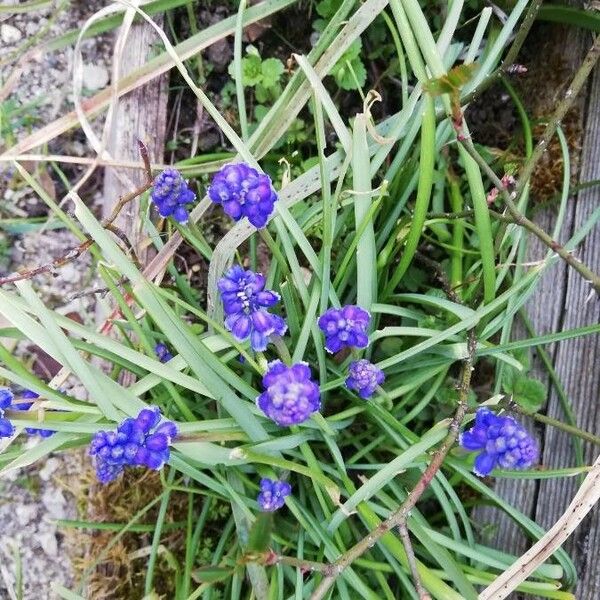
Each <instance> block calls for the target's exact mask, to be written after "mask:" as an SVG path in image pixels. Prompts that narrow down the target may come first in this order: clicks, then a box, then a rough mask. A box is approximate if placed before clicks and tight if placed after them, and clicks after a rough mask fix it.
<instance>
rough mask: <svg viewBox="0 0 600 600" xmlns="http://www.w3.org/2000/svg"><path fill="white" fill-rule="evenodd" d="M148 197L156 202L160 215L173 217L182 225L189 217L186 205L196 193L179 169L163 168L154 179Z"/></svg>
mask: <svg viewBox="0 0 600 600" xmlns="http://www.w3.org/2000/svg"><path fill="white" fill-rule="evenodd" d="M150 199H151V200H152V202H154V204H156V208H158V212H159V214H160V216H161V217H173V218H174V219H175V220H176V221H177V222H178V223H181V224H182V225H183V224H185V223H187V222H188V219H189V215H188V211H187V208H186V205H187V204H191V203H192V202H194V200H195V199H196V194H194V192H193V191H192V190H190V188H189V187H188V184H187V182H186V181H185V179H184V178H183V177H182V176H181V173H179V171H177V170H176V169H165V170H164V171H163V172H162V173H160V175H158V176H157V177H156V179H155V180H154V184H153V187H152V193H151V194H150Z"/></svg>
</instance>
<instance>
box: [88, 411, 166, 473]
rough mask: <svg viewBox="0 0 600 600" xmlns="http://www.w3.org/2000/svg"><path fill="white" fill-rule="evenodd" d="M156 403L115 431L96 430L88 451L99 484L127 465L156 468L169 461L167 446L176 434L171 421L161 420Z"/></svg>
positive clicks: (120, 471)
mask: <svg viewBox="0 0 600 600" xmlns="http://www.w3.org/2000/svg"><path fill="white" fill-rule="evenodd" d="M160 419H161V414H160V411H159V409H158V407H157V406H150V407H148V408H144V409H142V410H141V411H140V413H139V414H138V416H137V417H135V418H131V417H130V418H127V419H125V420H124V421H123V422H122V423H121V424H120V425H119V426H118V427H117V430H116V431H99V432H98V433H96V434H95V435H94V437H93V438H92V441H91V443H90V448H89V454H90V456H93V457H95V463H96V475H97V477H98V480H99V481H100V482H101V483H109V482H110V481H113V480H115V479H116V478H117V477H118V476H119V475H120V474H121V473H122V472H123V471H124V469H125V467H127V466H132V467H136V466H144V467H147V468H148V469H153V470H159V469H161V468H162V467H163V465H164V464H165V463H166V462H167V461H168V460H169V456H170V450H169V446H170V445H171V443H172V441H173V440H174V439H175V437H176V436H177V426H176V425H175V423H173V422H171V421H164V422H163V423H160V425H159V421H160Z"/></svg>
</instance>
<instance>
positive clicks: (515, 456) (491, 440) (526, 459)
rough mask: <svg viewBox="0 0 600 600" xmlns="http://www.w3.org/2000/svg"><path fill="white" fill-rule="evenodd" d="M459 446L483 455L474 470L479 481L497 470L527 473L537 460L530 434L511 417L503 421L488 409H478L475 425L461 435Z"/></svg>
mask: <svg viewBox="0 0 600 600" xmlns="http://www.w3.org/2000/svg"><path fill="white" fill-rule="evenodd" d="M460 445H461V446H462V447H463V448H464V449H465V450H469V451H471V452H475V451H478V450H479V451H480V453H479V455H478V456H477V458H476V459H475V465H474V467H473V471H474V472H475V474H476V475H479V476H480V477H484V476H486V475H489V474H490V473H491V472H492V471H493V469H495V468H496V467H501V468H503V469H528V468H529V467H531V466H532V465H533V464H534V463H535V462H537V459H538V445H537V442H536V441H535V439H534V438H533V437H532V436H531V434H530V433H529V432H528V431H527V430H526V429H525V428H524V427H523V426H522V425H520V424H519V423H517V422H516V421H515V420H514V419H513V418H512V417H508V416H502V417H500V416H498V415H496V414H494V413H493V412H492V411H491V410H490V409H489V408H486V407H485V406H483V407H481V408H478V409H477V412H476V413H475V425H473V427H472V428H471V429H469V430H468V431H464V432H463V433H462V434H461V436H460Z"/></svg>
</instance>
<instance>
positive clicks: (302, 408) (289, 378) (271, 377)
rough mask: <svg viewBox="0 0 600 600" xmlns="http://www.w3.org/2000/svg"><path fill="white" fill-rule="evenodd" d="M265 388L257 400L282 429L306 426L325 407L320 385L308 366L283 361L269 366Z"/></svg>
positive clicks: (259, 406)
mask: <svg viewBox="0 0 600 600" xmlns="http://www.w3.org/2000/svg"><path fill="white" fill-rule="evenodd" d="M263 386H264V388H265V391H264V392H263V393H262V394H261V395H260V396H259V397H258V398H257V399H256V404H257V405H258V408H260V410H262V411H263V412H264V413H265V415H267V417H269V419H271V420H273V421H275V423H277V425H280V426H282V427H289V426H290V425H298V424H299V423H303V422H304V421H306V420H307V419H308V418H309V417H310V415H312V413H314V412H316V411H318V410H319V409H320V408H321V394H320V391H319V386H318V385H317V384H316V383H315V382H314V381H312V380H311V378H310V368H309V367H308V365H307V364H306V363H303V362H301V363H296V364H295V365H292V366H291V367H288V366H287V365H284V364H283V363H282V362H281V361H280V360H275V361H273V362H271V363H269V369H268V371H267V372H266V373H265V375H264V377H263Z"/></svg>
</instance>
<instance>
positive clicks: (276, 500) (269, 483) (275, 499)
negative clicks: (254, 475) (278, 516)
mask: <svg viewBox="0 0 600 600" xmlns="http://www.w3.org/2000/svg"><path fill="white" fill-rule="evenodd" d="M291 493H292V486H291V485H290V484H289V483H288V482H287V481H277V480H273V479H266V478H265V479H261V480H260V493H259V494H258V497H257V498H256V500H257V502H258V505H259V506H260V510H262V511H263V512H274V511H276V510H279V509H280V508H281V507H282V506H283V505H284V504H285V499H286V498H287V497H288V496H289V495H290V494H291Z"/></svg>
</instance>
